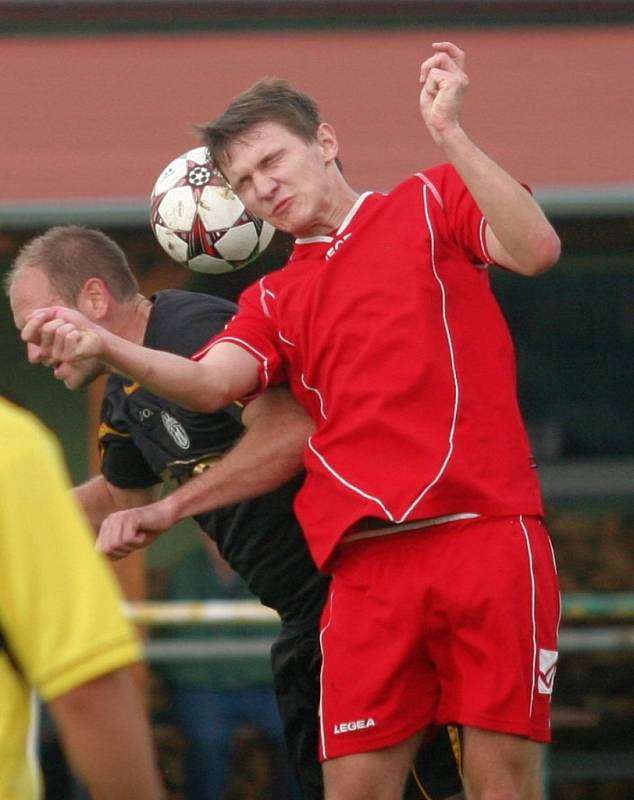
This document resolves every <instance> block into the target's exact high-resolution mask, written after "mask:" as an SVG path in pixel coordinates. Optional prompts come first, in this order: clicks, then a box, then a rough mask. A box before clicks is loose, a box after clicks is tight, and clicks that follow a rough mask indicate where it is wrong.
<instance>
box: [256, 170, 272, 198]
mask: <svg viewBox="0 0 634 800" xmlns="http://www.w3.org/2000/svg"><path fill="white" fill-rule="evenodd" d="M253 186H254V189H255V192H256V195H257V197H258V199H260V200H262V199H266V198H269V197H272V196H273V194H274V193H275V189H276V188H277V181H276V180H275V179H274V178H272V177H271V176H270V175H254V177H253Z"/></svg>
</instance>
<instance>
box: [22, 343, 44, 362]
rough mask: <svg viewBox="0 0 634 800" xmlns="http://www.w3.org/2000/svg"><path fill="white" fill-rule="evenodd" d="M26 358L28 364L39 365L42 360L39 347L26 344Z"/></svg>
mask: <svg viewBox="0 0 634 800" xmlns="http://www.w3.org/2000/svg"><path fill="white" fill-rule="evenodd" d="M26 356H27V358H28V360H29V363H30V364H39V363H40V362H41V360H42V351H41V350H40V347H39V345H37V344H32V343H31V342H28V343H27V345H26Z"/></svg>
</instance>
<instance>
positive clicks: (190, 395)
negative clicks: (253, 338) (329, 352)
mask: <svg viewBox="0 0 634 800" xmlns="http://www.w3.org/2000/svg"><path fill="white" fill-rule="evenodd" d="M100 357H101V358H102V359H103V360H104V361H106V363H108V364H110V366H111V367H113V368H114V369H115V370H117V371H118V372H121V373H123V374H124V375H127V376H128V377H130V378H132V379H133V380H135V381H137V383H140V384H141V386H144V387H145V388H146V389H149V390H150V391H151V392H154V394H158V395H160V396H161V397H165V398H166V399H167V400H171V401H172V402H174V403H177V404H178V405H180V406H183V407H184V408H187V409H189V410H191V411H199V412H204V413H209V412H212V411H217V410H218V409H220V408H222V407H223V406H226V405H228V404H229V403H231V402H233V401H234V400H237V399H238V398H240V397H246V396H247V395H249V394H251V393H252V392H254V391H255V390H256V389H257V386H258V369H259V363H258V361H257V360H256V359H255V358H254V357H253V356H252V355H250V354H249V353H247V352H246V351H245V350H243V349H242V348H241V347H239V346H238V345H235V344H232V343H231V342H221V343H220V344H217V345H216V346H215V347H212V348H211V350H209V352H208V353H207V354H206V355H205V356H204V358H202V359H201V360H200V361H191V360H190V359H188V358H183V357H181V356H177V355H174V354H173V353H166V352H163V351H160V350H152V349H149V348H146V347H140V346H139V345H135V344H132V342H129V341H127V340H126V339H122V338H120V337H118V336H113V335H112V334H110V333H107V334H106V335H105V336H104V337H103V351H102V354H101V356H100Z"/></svg>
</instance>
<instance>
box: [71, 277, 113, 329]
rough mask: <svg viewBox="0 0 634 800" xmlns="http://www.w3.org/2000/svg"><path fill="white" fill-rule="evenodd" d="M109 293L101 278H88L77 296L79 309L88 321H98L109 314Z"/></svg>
mask: <svg viewBox="0 0 634 800" xmlns="http://www.w3.org/2000/svg"><path fill="white" fill-rule="evenodd" d="M108 305H109V292H108V290H107V289H106V285H105V284H104V282H103V281H102V280H101V278H88V280H87V281H86V283H85V284H84V285H83V286H82V287H81V289H80V291H79V294H78V295H77V309H78V310H79V311H81V313H82V314H84V315H85V316H86V317H88V319H90V320H93V321H98V320H101V319H103V318H104V317H105V316H106V314H107V313H108Z"/></svg>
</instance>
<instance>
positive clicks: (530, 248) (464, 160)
mask: <svg viewBox="0 0 634 800" xmlns="http://www.w3.org/2000/svg"><path fill="white" fill-rule="evenodd" d="M441 147H442V150H443V152H444V153H445V156H446V157H447V160H448V161H450V162H451V163H452V164H453V166H454V167H455V168H456V170H457V171H458V173H459V174H460V177H461V178H462V180H463V181H464V182H465V185H466V187H467V189H469V191H470V193H471V194H472V195H473V198H474V199H475V201H476V203H477V204H478V206H479V208H480V210H481V211H482V214H483V215H484V217H485V219H486V221H487V223H488V228H487V231H486V242H487V248H488V250H489V255H490V256H491V258H492V259H493V260H494V261H495V262H496V263H497V264H500V265H502V266H504V267H507V268H508V269H510V270H512V271H514V272H518V273H520V274H522V275H528V276H531V275H538V274H540V273H542V272H544V271H545V270H547V269H549V268H550V267H552V266H553V265H554V264H556V263H557V261H558V259H559V255H560V251H561V244H560V241H559V237H558V236H557V234H556V233H555V230H554V229H553V227H552V225H551V224H550V222H548V220H547V218H546V215H545V214H544V212H543V211H542V209H541V208H540V207H539V204H538V203H537V201H536V200H535V198H534V197H533V196H532V195H531V194H530V192H528V191H527V190H526V189H525V188H524V187H523V186H522V185H521V184H519V183H518V182H517V181H516V180H515V179H514V178H512V177H511V176H510V175H509V174H508V173H507V172H506V171H505V170H504V169H502V167H500V166H499V165H498V164H496V163H495V162H494V161H493V160H492V159H491V158H489V156H487V155H486V154H485V153H483V152H482V150H480V149H479V148H478V147H477V146H476V145H475V144H474V143H473V142H472V141H471V140H470V139H469V137H468V136H467V134H466V133H465V132H464V131H463V130H462V128H456V129H455V130H453V131H452V132H451V134H449V135H447V136H446V137H445V139H444V140H443V143H442V145H441Z"/></svg>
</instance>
